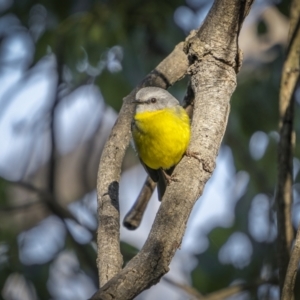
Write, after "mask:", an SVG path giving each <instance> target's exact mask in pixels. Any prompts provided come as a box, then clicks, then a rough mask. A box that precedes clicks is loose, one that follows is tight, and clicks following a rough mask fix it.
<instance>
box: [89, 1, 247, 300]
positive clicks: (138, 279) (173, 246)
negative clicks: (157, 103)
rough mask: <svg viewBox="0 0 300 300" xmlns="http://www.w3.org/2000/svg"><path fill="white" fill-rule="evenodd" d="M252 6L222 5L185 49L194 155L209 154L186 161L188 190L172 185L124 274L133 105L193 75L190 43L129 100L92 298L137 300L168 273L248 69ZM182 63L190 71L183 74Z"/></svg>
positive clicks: (108, 157)
mask: <svg viewBox="0 0 300 300" xmlns="http://www.w3.org/2000/svg"><path fill="white" fill-rule="evenodd" d="M251 4H252V0H248V1H247V0H246V1H241V0H216V1H215V3H214V5H213V7H212V9H211V11H210V13H209V15H208V17H207V18H206V20H205V22H204V25H203V26H202V28H201V30H200V32H199V34H197V35H195V34H194V36H193V37H189V38H188V40H187V42H186V43H185V47H184V49H185V51H186V53H187V57H188V58H189V62H190V64H191V67H190V68H189V71H190V73H191V74H192V83H191V86H192V88H193V90H194V93H195V110H194V115H193V120H192V140H191V145H190V150H192V151H196V152H199V153H201V162H202V163H199V161H198V160H196V159H193V158H188V157H184V158H183V159H182V161H181V162H180V163H179V164H178V166H176V168H175V170H174V174H176V177H177V178H178V180H179V182H180V183H174V182H172V183H171V184H170V185H169V186H168V188H167V190H166V192H165V197H164V201H162V203H161V206H160V209H159V211H158V213H157V215H156V218H155V221H154V224H153V227H152V230H151V232H150V234H149V237H148V239H147V241H146V243H145V245H144V247H143V249H142V250H141V251H140V252H139V253H138V254H137V255H136V256H135V257H134V258H133V259H132V260H131V261H130V262H129V263H128V264H127V265H126V267H125V268H124V269H122V270H120V269H121V264H122V257H121V254H120V250H119V222H120V221H119V210H118V181H119V177H120V166H121V162H122V159H123V156H124V151H125V148H126V146H127V145H128V141H129V137H130V121H131V118H132V115H133V109H134V106H133V105H131V104H130V103H129V101H130V100H131V99H132V98H133V96H134V94H135V92H136V91H137V90H138V89H139V88H140V87H141V86H142V85H153V86H160V87H163V88H167V87H168V85H170V84H172V83H174V82H175V81H176V80H178V79H180V78H181V77H183V76H184V75H185V73H186V68H187V59H186V56H185V55H184V53H183V51H182V50H181V49H182V44H180V45H179V46H177V47H176V48H175V51H176V49H177V51H179V53H178V54H179V57H177V56H176V55H175V54H174V53H175V52H173V53H171V55H170V56H169V57H167V58H166V60H164V61H163V62H162V63H161V64H160V65H159V66H158V67H157V68H156V69H155V70H154V71H153V72H152V73H151V74H152V75H155V74H159V75H160V76H159V77H154V78H153V77H152V80H151V74H150V75H149V76H150V77H149V76H148V77H147V78H146V80H145V81H144V82H143V83H142V84H141V85H140V86H139V87H138V88H137V89H136V90H134V91H133V92H132V93H131V94H130V95H129V96H128V97H126V98H125V102H124V105H123V107H122V110H121V114H120V117H119V119H118V121H117V123H116V125H115V127H114V129H113V131H112V133H111V136H110V139H109V140H108V142H107V144H106V146H105V149H104V152H103V154H102V158H101V161H100V167H99V172H98V184H97V188H98V214H99V227H98V261H97V263H98V269H99V277H100V286H102V288H101V289H100V290H99V291H98V292H97V293H96V294H95V295H94V296H93V297H92V299H94V300H95V299H122V300H125V299H132V298H133V297H135V296H136V295H138V294H139V293H140V292H141V291H143V290H144V289H146V288H149V287H150V286H151V285H153V284H155V283H157V282H158V281H159V279H160V278H161V276H163V275H164V274H165V273H166V272H168V270H169V267H168V266H169V263H170V261H171V259H172V257H173V256H174V254H175V252H176V250H177V249H178V247H179V246H180V244H181V240H182V237H183V234H184V230H185V227H186V223H187V220H188V217H189V214H190V212H191V210H192V208H193V205H194V204H195V202H196V200H197V199H198V197H199V196H200V195H201V194H202V191H203V189H204V185H205V183H206V182H207V180H208V179H209V178H210V176H211V174H212V172H213V170H214V165H215V160H216V156H217V154H218V151H219V147H220V144H221V140H222V138H223V134H224V131H225V127H226V122H227V118H228V112H229V101H230V97H231V95H232V93H233V91H234V89H235V86H236V72H237V70H238V69H239V66H240V56H239V51H238V47H237V38H238V32H239V29H240V27H241V24H242V22H243V20H244V17H245V16H246V14H247V12H248V11H249V9H250V6H251ZM174 56H175V57H174ZM178 59H179V62H178ZM175 62H176V63H175ZM178 63H179V65H181V66H182V67H181V68H180V70H175V69H174V68H176V67H177V66H178V65H177V64H178ZM179 71H180V72H179ZM168 74H169V76H168ZM200 74H201V76H200ZM162 75H163V76H162ZM153 79H156V80H153ZM170 79H172V80H170ZM112 276H114V277H113V278H111V277H112ZM110 278H111V279H110ZM109 279H110V280H109ZM108 280H109V281H108ZM105 282H106V284H105V285H104V286H103V284H104V283H105Z"/></svg>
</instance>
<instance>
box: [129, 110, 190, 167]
mask: <svg viewBox="0 0 300 300" xmlns="http://www.w3.org/2000/svg"><path fill="white" fill-rule="evenodd" d="M132 135H133V140H134V144H135V147H136V150H137V152H138V154H139V156H140V158H141V160H142V161H143V162H144V163H145V164H146V165H147V166H148V167H150V168H152V169H155V170H157V169H159V168H163V169H169V168H170V167H172V166H174V165H176V164H177V163H178V162H179V161H180V159H181V157H182V156H183V154H184V152H185V151H186V149H187V147H188V144H189V141H190V120H189V117H188V115H187V113H186V112H185V110H184V109H183V108H182V107H181V106H177V107H174V108H165V109H163V110H157V111H150V112H142V113H137V114H136V115H135V117H134V123H133V126H132Z"/></svg>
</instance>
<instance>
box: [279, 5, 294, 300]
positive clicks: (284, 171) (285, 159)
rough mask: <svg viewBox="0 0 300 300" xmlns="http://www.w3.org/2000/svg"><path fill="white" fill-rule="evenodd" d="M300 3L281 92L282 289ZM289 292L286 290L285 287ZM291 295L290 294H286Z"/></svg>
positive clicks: (288, 235)
mask: <svg viewBox="0 0 300 300" xmlns="http://www.w3.org/2000/svg"><path fill="white" fill-rule="evenodd" d="M299 19H300V3H299V1H297V0H294V1H293V3H292V6H291V23H290V31H289V48H288V51H287V57H286V60H285V63H284V66H283V70H282V78H281V87H280V95H279V113H280V125H279V131H280V141H279V145H278V182H277V193H276V204H277V227H278V240H277V244H278V251H277V253H278V255H277V256H278V257H277V261H278V266H279V283H280V290H281V292H282V289H283V284H284V281H285V276H286V270H287V266H288V262H289V257H290V249H291V245H292V241H293V238H294V232H293V226H292V220H291V206H292V203H293V193H292V185H293V146H294V133H293V117H294V91H295V88H296V84H297V82H298V80H299V68H300V27H299ZM285 292H286V291H285ZM285 299H290V298H285Z"/></svg>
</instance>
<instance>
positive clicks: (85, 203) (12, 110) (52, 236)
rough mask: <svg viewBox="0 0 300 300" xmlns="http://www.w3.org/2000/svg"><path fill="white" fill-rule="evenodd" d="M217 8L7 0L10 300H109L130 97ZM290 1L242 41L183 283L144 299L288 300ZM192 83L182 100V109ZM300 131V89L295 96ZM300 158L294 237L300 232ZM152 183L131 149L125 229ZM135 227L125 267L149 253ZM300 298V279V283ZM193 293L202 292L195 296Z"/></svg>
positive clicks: (3, 178) (198, 1) (254, 23)
mask: <svg viewBox="0 0 300 300" xmlns="http://www.w3.org/2000/svg"><path fill="white" fill-rule="evenodd" d="M211 4H212V1H210V0H186V1H183V0H173V1H170V0H160V1H144V0H127V1H117V0H111V1H107V0H106V1H105V0H98V1H97V0H63V1H58V0H41V1H37V0H15V1H14V0H0V83H1V84H0V137H1V141H0V298H2V299H5V300H19V299H21V300H27V299H28V300H36V299H41V300H44V299H57V300H58V299H59V300H69V299H72V300H77V299H78V300H81V299H87V298H88V297H90V296H91V295H92V294H93V293H94V292H95V291H96V289H97V288H98V286H97V284H98V279H97V269H96V244H95V230H96V227H97V217H96V209H97V204H96V191H95V186H96V175H97V169H98V163H99V158H100V155H101V151H102V149H103V146H104V143H105V140H106V139H107V137H108V135H109V132H110V129H111V127H112V126H113V124H114V122H115V120H116V118H117V115H118V111H119V109H120V107H121V105H122V98H123V97H124V96H126V95H127V94H128V93H129V92H130V91H131V90H132V89H133V88H134V87H135V86H136V85H137V84H138V83H139V81H140V80H141V79H142V78H143V77H144V76H145V75H146V74H147V73H149V72H150V71H151V70H152V69H153V68H154V67H155V66H156V65H157V64H158V63H159V62H160V61H161V60H162V59H163V58H164V57H165V56H166V55H167V54H168V53H169V52H171V51H172V49H173V48H174V46H175V45H176V44H177V43H178V42H180V41H182V40H183V39H184V38H185V36H186V35H187V34H188V33H189V31H190V30H191V29H195V28H197V27H199V26H200V25H201V23H202V22H203V20H204V18H205V16H206V14H207V12H208V10H209V9H210V6H211ZM289 6H290V1H280V0H269V1H268V0H256V1H255V4H254V5H253V8H252V11H251V13H250V15H249V16H248V17H247V19H246V21H245V23H244V27H243V30H242V33H241V36H240V47H241V48H242V50H243V53H244V63H243V67H242V70H241V72H240V74H239V75H238V86H237V89H236V91H235V93H234V95H233V97H232V101H231V114H230V118H229V123H228V128H227V131H226V135H225V137H224V141H223V145H222V148H221V150H220V154H219V157H218V160H217V168H216V170H215V172H214V174H213V177H212V178H211V179H210V180H209V182H208V184H207V186H206V187H205V192H204V195H203V197H201V199H200V200H199V201H198V202H197V203H196V205H195V207H194V210H193V212H192V214H191V217H190V220H189V223H188V227H187V230H186V234H185V237H184V240H183V243H182V247H181V249H180V250H178V251H177V253H176V255H175V258H174V259H173V261H172V264H171V271H170V272H169V273H168V274H167V275H166V276H165V277H164V278H163V279H162V280H161V282H160V283H159V284H157V285H156V286H154V287H152V288H150V289H149V290H147V291H145V292H144V293H142V294H141V295H140V296H138V298H137V299H139V300H143V299H158V300H159V299H175V300H177V299H178V300H179V299H190V298H191V295H189V294H188V291H187V289H186V288H184V287H185V286H189V285H190V286H192V287H193V289H195V290H197V291H198V293H201V294H203V295H207V294H210V293H213V292H216V291H218V290H220V289H224V288H226V287H228V286H230V285H234V284H244V283H246V284H248V286H247V287H246V288H245V290H244V291H242V292H241V293H236V294H234V295H233V296H231V297H229V298H227V299H236V300H237V299H243V300H244V299H274V300H276V299H279V288H278V285H277V282H276V275H277V268H276V257H275V253H276V245H275V239H276V235H277V229H276V215H275V208H274V191H275V184H276V172H277V166H276V159H277V154H276V146H277V142H278V138H279V136H278V133H277V126H278V92H279V85H280V76H281V68H282V64H283V60H284V56H285V49H286V46H287V44H286V43H287V34H288V26H289V21H288V15H289ZM187 82H188V79H187V78H186V79H185V80H182V81H181V82H180V83H178V84H176V85H175V86H174V87H172V88H171V89H170V91H171V92H172V93H173V94H174V95H175V96H176V97H177V98H178V99H183V97H184V94H185V89H186V85H187ZM296 98H297V99H296V100H297V101H296V112H295V113H296V118H295V120H296V121H295V123H296V124H295V125H296V130H297V131H298V130H299V117H298V116H299V103H300V93H299V90H298V92H297V94H296ZM299 170H300V161H299V147H296V151H295V158H294V177H295V185H294V205H293V225H294V227H295V228H296V227H297V226H298V224H299V222H300V198H299V197H300V182H299V176H300V175H299ZM145 177H146V174H145V172H144V170H143V168H142V167H141V166H140V164H139V162H138V159H137V157H136V155H135V153H134V151H133V150H132V149H131V148H129V149H128V151H127V154H126V157H125V160H124V164H123V172H122V179H121V183H120V206H121V217H122V218H123V217H124V215H125V214H126V213H127V211H128V210H129V208H130V207H131V205H132V204H133V202H134V200H135V199H136V197H137V195H138V193H139V191H140V188H141V186H142V184H143V182H144V179H145ZM158 207H159V201H158V200H157V195H156V192H155V193H154V195H153V197H152V199H151V202H150V204H149V205H148V208H147V211H146V214H145V216H144V219H143V221H142V224H141V226H140V228H139V229H137V230H136V231H128V230H127V229H126V228H124V227H123V226H122V228H121V239H122V252H123V254H124V259H125V261H128V260H129V259H130V258H131V257H132V256H133V255H135V254H136V253H137V251H138V249H139V248H141V247H142V246H143V243H144V241H145V239H146V238H147V235H148V232H149V230H150V228H151V225H152V222H153V220H154V217H155V213H156V211H157V209H158ZM297 282H298V284H297V283H296V288H297V289H298V290H297V295H298V296H297V297H299V298H297V297H296V299H300V280H299V276H298V278H297ZM195 290H194V291H195Z"/></svg>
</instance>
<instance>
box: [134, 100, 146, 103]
mask: <svg viewBox="0 0 300 300" xmlns="http://www.w3.org/2000/svg"><path fill="white" fill-rule="evenodd" d="M131 103H136V104H144V103H145V102H143V101H141V100H133V101H132V102H131Z"/></svg>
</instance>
